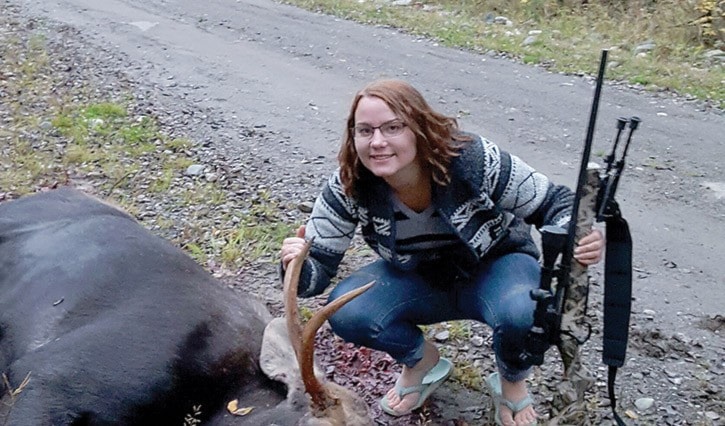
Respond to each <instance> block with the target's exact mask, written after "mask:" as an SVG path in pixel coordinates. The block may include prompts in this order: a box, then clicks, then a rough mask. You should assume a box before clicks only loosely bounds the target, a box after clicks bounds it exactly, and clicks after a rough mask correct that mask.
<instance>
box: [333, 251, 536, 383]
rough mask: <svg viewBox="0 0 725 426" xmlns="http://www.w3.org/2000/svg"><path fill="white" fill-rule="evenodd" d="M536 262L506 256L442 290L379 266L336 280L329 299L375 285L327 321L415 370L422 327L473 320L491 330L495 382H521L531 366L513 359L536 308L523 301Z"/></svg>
mask: <svg viewBox="0 0 725 426" xmlns="http://www.w3.org/2000/svg"><path fill="white" fill-rule="evenodd" d="M539 276H540V267H539V263H538V261H537V260H536V259H535V258H533V257H531V256H529V255H527V254H522V253H512V254H507V255H504V256H501V257H499V258H496V259H491V260H487V261H484V262H481V263H480V264H479V266H478V269H477V270H476V271H475V272H474V273H473V274H471V278H470V279H469V280H467V281H463V282H457V283H452V284H450V285H441V284H440V283H433V282H431V281H432V280H431V279H430V277H426V276H423V275H420V274H419V273H416V272H410V271H401V270H398V269H395V268H393V267H392V266H390V265H389V264H388V263H387V262H385V261H383V260H378V261H376V262H373V263H371V264H369V265H367V266H365V267H363V268H361V269H359V270H358V271H356V272H354V273H353V274H352V275H350V276H349V277H347V278H346V279H344V280H342V281H341V282H340V283H339V284H338V285H337V286H336V287H335V288H334V289H333V291H332V292H331V293H330V300H334V299H336V298H338V297H340V296H341V295H343V294H345V293H346V292H348V291H350V290H352V289H354V288H357V287H360V286H362V285H365V284H367V283H369V282H370V281H372V280H375V281H376V284H375V285H374V286H373V287H372V288H370V289H369V290H368V291H366V292H365V293H363V294H362V295H361V296H359V297H358V298H356V299H354V300H353V301H351V302H350V303H348V304H347V305H345V306H344V307H343V308H342V309H340V310H339V311H338V312H337V313H336V314H335V315H333V316H332V317H331V318H330V324H331V326H332V330H333V331H334V332H335V333H336V334H337V335H338V336H340V337H342V338H343V339H345V340H346V341H348V342H352V343H355V344H357V345H361V346H367V347H369V348H372V349H376V350H380V351H384V352H387V353H388V354H390V356H391V357H393V358H394V359H395V360H396V361H398V362H400V363H402V364H405V365H407V366H408V367H412V366H414V365H415V364H416V363H418V361H420V360H421V359H422V358H423V342H424V337H423V333H422V331H421V330H420V328H418V325H422V324H434V323H438V322H442V321H452V320H463V319H468V320H477V321H481V322H484V323H486V324H488V325H489V326H490V327H491V328H492V329H493V350H494V353H495V354H496V363H497V365H498V369H499V371H500V373H501V375H502V376H503V377H504V378H505V379H506V380H508V381H511V382H517V381H519V380H523V379H524V378H526V377H527V376H528V374H529V371H530V368H531V366H530V365H525V364H523V363H522V362H521V361H520V359H519V355H520V354H521V353H522V352H523V350H524V342H525V341H526V336H527V333H528V331H529V329H530V328H531V326H532V324H533V321H534V308H535V307H536V303H535V302H534V301H533V300H532V299H531V296H530V295H529V292H530V290H532V289H534V288H538V286H539Z"/></svg>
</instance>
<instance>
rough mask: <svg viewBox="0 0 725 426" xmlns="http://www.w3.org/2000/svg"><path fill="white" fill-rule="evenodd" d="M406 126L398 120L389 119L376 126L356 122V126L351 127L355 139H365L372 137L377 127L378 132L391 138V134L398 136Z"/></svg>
mask: <svg viewBox="0 0 725 426" xmlns="http://www.w3.org/2000/svg"><path fill="white" fill-rule="evenodd" d="M406 126H407V124H405V123H403V122H402V121H400V120H391V121H388V122H385V123H383V124H381V125H379V126H377V127H375V126H369V125H367V124H358V125H357V126H355V127H353V128H352V134H353V137H354V138H355V139H357V140H362V141H365V140H369V139H372V137H373V135H374V134H375V129H379V130H380V133H382V134H383V136H385V137H387V138H391V137H393V136H398V135H399V134H401V133H403V130H405V128H406Z"/></svg>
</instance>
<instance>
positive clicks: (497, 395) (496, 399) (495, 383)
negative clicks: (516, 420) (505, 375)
mask: <svg viewBox="0 0 725 426" xmlns="http://www.w3.org/2000/svg"><path fill="white" fill-rule="evenodd" d="M486 384H487V385H488V389H489V390H490V391H491V396H493V407H494V415H493V420H494V422H496V424H497V425H498V426H503V422H502V421H501V405H505V406H506V407H508V409H509V410H511V413H513V415H514V416H515V415H516V414H517V413H518V412H519V411H521V410H523V409H524V408H526V407H528V406H529V405H532V404H533V403H534V400H533V399H532V398H531V395H526V396H525V397H524V398H523V399H522V400H521V401H518V402H512V401H509V400H508V399H506V398H504V397H503V394H502V392H501V378H500V377H499V375H498V373H492V374H491V375H490V376H488V378H487V379H486ZM535 425H536V421H534V422H532V423H529V424H528V426H535Z"/></svg>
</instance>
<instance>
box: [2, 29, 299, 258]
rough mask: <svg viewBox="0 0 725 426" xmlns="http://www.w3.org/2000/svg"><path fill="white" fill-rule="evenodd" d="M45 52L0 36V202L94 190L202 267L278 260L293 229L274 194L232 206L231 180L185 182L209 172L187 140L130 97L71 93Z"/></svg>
mask: <svg viewBox="0 0 725 426" xmlns="http://www.w3.org/2000/svg"><path fill="white" fill-rule="evenodd" d="M37 30H38V31H42V28H38V29H37ZM47 43H48V41H47V40H46V38H45V37H44V36H42V35H37V36H36V35H34V36H31V37H30V38H29V39H28V40H27V41H23V40H21V39H20V38H17V37H16V36H15V35H14V34H12V33H0V95H2V96H3V98H2V102H0V117H2V118H3V119H4V123H7V125H3V126H2V127H0V200H2V199H4V198H14V197H18V196H21V195H24V194H28V193H32V192H35V191H38V190H40V189H47V188H51V187H54V186H56V185H64V184H69V183H70V184H81V185H84V186H91V187H93V188H94V191H95V192H97V193H98V194H99V195H100V196H102V197H103V196H105V197H107V198H108V199H109V200H110V201H111V202H113V203H115V204H117V205H119V206H120V207H122V208H123V209H125V210H126V211H127V212H128V213H129V214H131V215H133V216H136V217H137V218H139V220H140V221H142V223H143V224H144V225H146V226H147V227H149V228H151V229H153V230H158V231H159V232H162V233H163V234H170V235H171V236H172V238H170V239H171V240H172V241H173V242H175V243H176V244H178V245H179V246H181V247H183V248H184V249H185V250H186V251H187V252H188V253H189V254H190V255H191V256H192V257H194V258H195V259H196V260H197V261H198V262H199V263H201V264H202V265H204V266H208V265H215V267H219V265H221V266H223V267H224V266H226V267H229V268H239V267H242V266H245V265H247V264H250V263H253V262H256V261H259V260H264V259H266V260H270V259H273V258H274V257H275V256H276V254H277V251H278V249H279V246H280V244H281V242H282V239H283V238H285V237H286V236H288V235H290V234H292V226H291V225H287V224H286V221H289V218H287V217H286V216H285V215H284V214H282V213H283V211H284V208H283V207H282V206H280V205H279V203H278V202H277V201H275V199H274V197H272V194H268V193H264V192H261V193H259V194H258V195H257V196H256V197H253V199H251V200H244V199H242V200H240V199H238V198H237V199H235V201H234V202H231V201H230V200H229V195H230V192H229V191H228V190H227V188H226V185H229V184H230V182H229V181H221V180H219V181H213V182H212V181H207V180H206V179H205V178H204V176H200V177H195V178H189V177H185V176H183V174H184V172H185V170H186V169H187V168H188V167H189V166H190V165H192V164H205V163H204V160H202V159H200V158H197V157H196V154H195V152H196V143H195V142H194V141H193V140H191V139H189V138H186V137H183V136H182V137H179V136H174V137H170V136H168V135H167V134H166V133H165V131H164V129H162V128H161V126H160V124H159V123H158V122H157V121H156V120H155V119H154V117H152V116H150V115H148V114H145V113H139V112H138V111H134V107H133V105H134V102H133V101H134V96H133V93H120V94H119V93H116V94H115V95H114V96H113V97H110V96H108V95H103V94H102V93H101V92H99V91H98V90H97V88H94V87H91V86H89V85H85V84H80V85H74V86H73V87H70V86H68V85H67V82H66V81H65V80H64V75H63V74H62V73H57V72H55V71H56V70H55V69H54V66H57V60H58V58H51V57H50V53H49V52H50V49H48V48H47ZM54 63H55V64H56V65H53V64H54ZM88 80H90V79H88ZM83 81H86V80H84V79H80V82H83ZM79 99H83V101H82V102H81V101H79ZM149 198H151V199H152V200H150V202H149V200H148V199H149ZM139 200H141V201H139ZM159 201H163V203H162V204H161V205H160V206H161V207H159V205H157V203H158V202H159ZM149 205H153V208H154V209H155V210H153V211H149ZM213 209H217V210H216V211H214V212H213V216H212V215H211V213H212V210H213ZM210 217H211V218H210ZM209 223H213V224H214V225H213V226H212V229H207V228H209V226H210V225H208V224H209Z"/></svg>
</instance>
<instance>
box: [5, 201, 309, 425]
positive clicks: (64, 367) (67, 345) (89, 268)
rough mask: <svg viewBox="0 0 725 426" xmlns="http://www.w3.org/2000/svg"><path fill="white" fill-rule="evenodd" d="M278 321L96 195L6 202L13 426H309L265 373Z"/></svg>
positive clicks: (8, 405) (9, 415) (8, 415)
mask: <svg viewBox="0 0 725 426" xmlns="http://www.w3.org/2000/svg"><path fill="white" fill-rule="evenodd" d="M271 319H272V317H271V315H270V314H269V312H268V311H267V310H266V308H265V307H264V305H263V304H261V303H260V302H259V301H257V300H256V299H255V298H254V297H252V296H251V295H241V294H239V293H237V292H235V291H233V290H231V289H229V288H227V287H225V286H223V285H222V284H221V283H220V282H218V281H216V280H215V279H214V278H213V277H212V276H211V275H210V274H209V273H207V272H206V271H204V269H203V268H201V267H200V266H199V265H198V264H197V263H196V262H195V261H194V260H193V259H191V258H190V257H189V256H187V255H186V254H185V253H184V252H182V251H181V250H180V249H178V248H176V247H174V246H173V245H171V244H170V243H168V242H167V241H165V240H163V239H161V238H159V237H156V236H154V235H152V234H151V233H150V232H148V231H146V230H145V229H144V228H143V227H142V226H140V225H139V224H138V223H137V222H136V221H135V220H134V219H133V218H132V217H131V216H129V215H127V214H126V213H124V212H122V211H121V210H119V209H117V208H115V207H113V206H111V205H108V204H106V203H104V202H102V201H100V200H98V199H96V198H93V197H90V196H87V195H85V194H83V193H81V192H79V191H76V190H73V189H67V188H66V189H59V190H55V191H50V192H46V193H42V194H37V195H32V196H27V197H24V198H21V199H19V200H16V201H11V202H5V203H2V204H0V373H2V374H3V375H4V376H5V379H4V380H2V382H0V383H2V384H0V390H2V399H1V400H0V424H2V425H7V426H13V425H49V424H53V425H66V424H77V425H83V424H91V425H96V424H115V425H118V424H120V425H124V424H135V425H138V424H177V425H182V424H184V422H185V420H190V421H192V423H189V424H195V423H194V422H193V421H196V420H199V421H202V422H203V423H205V424H209V423H213V424H250V425H252V424H253V425H260V424H273V423H274V424H279V425H283V424H297V422H298V420H299V419H300V418H302V417H303V415H304V413H305V410H306V409H307V407H305V406H304V404H302V403H300V401H289V400H285V398H286V397H288V396H289V393H290V391H289V390H288V389H286V388H285V386H284V385H282V384H280V383H279V382H275V381H273V380H271V379H269V378H267V376H265V375H264V373H262V371H261V369H260V362H259V361H260V359H259V357H260V351H261V346H262V335H263V331H264V328H265V326H266V325H267V324H268V323H269V322H270V320H271ZM26 378H27V382H26V383H23V381H24V379H26ZM302 395H303V396H304V394H302ZM232 399H238V400H239V406H240V407H254V409H253V410H252V412H251V413H250V414H249V415H247V416H243V417H239V416H232V415H231V414H229V413H228V412H227V411H226V409H225V407H226V404H227V402H228V401H230V400H232ZM300 400H301V399H300ZM272 420H274V422H272Z"/></svg>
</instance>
